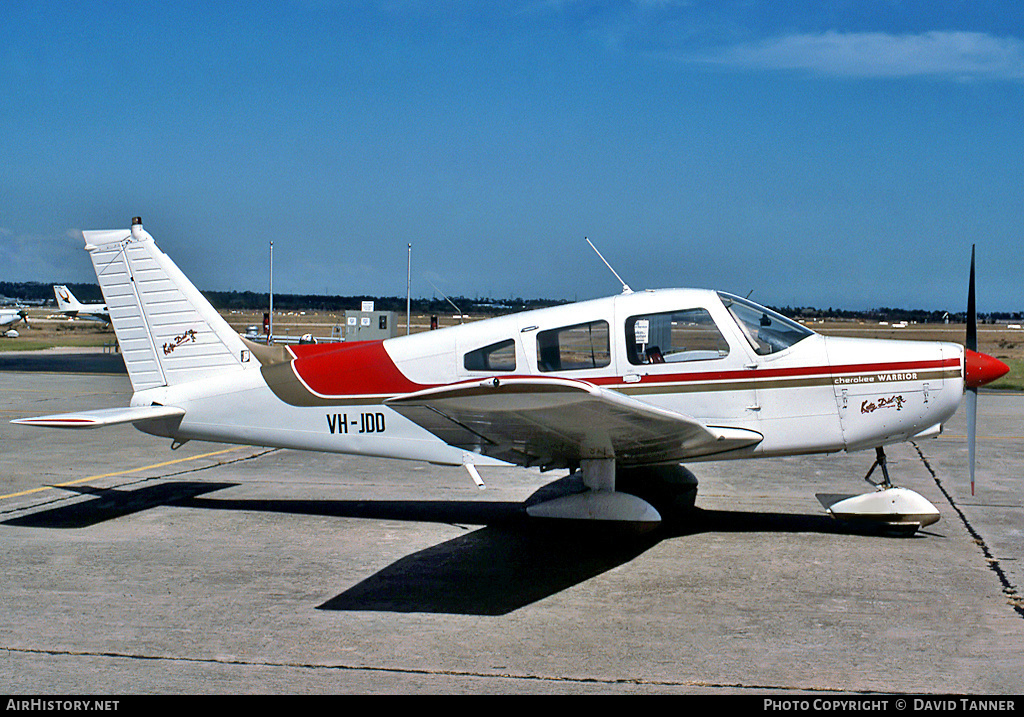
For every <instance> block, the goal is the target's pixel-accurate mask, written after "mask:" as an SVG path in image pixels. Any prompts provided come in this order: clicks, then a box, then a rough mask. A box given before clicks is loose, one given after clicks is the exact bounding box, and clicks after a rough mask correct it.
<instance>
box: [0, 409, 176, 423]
mask: <svg viewBox="0 0 1024 717" xmlns="http://www.w3.org/2000/svg"><path fill="white" fill-rule="evenodd" d="M184 415H185V409H183V408H175V407H174V406H132V407H126V408H99V409H96V410H93V411H79V412H77V413H56V414H53V415H51V416H37V417H35V418H18V419H15V420H13V421H11V423H17V424H20V425H23V426H43V427H45V428H100V427H101V426H114V425H117V424H119V423H135V422H136V421H151V420H153V419H157V418H176V417H179V416H184Z"/></svg>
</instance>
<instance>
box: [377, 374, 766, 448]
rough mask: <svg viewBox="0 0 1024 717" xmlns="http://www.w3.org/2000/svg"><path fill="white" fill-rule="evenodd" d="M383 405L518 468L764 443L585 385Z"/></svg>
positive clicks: (507, 385) (500, 382) (495, 390)
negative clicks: (588, 459)
mask: <svg viewBox="0 0 1024 717" xmlns="http://www.w3.org/2000/svg"><path fill="white" fill-rule="evenodd" d="M386 403H387V405H388V406H390V407H391V408H393V409H394V410H395V411H397V412H398V413H400V414H402V415H403V416H405V417H406V418H408V419H409V420H411V421H413V422H415V423H417V424H418V425H420V426H422V427H423V428H425V429H426V430H428V431H430V432H431V433H433V434H434V435H436V436H437V437H438V438H440V439H441V440H443V441H445V442H446V443H448V444H449V445H452V446H456V447H458V448H462V449H463V450H467V451H472V452H475V453H480V454H483V455H486V456H490V457H493V458H497V459H499V460H503V461H506V462H509V463H515V464H518V465H542V466H546V467H552V468H556V467H563V466H569V465H574V464H577V463H578V462H579V461H580V460H581V459H584V458H615V459H616V460H618V461H619V462H621V463H622V464H624V465H639V464H644V463H670V462H678V461H682V460H686V459H688V458H693V457H696V456H702V455H709V454H713V453H720V452H724V451H728V450H733V449H736V448H740V447H743V446H749V445H753V444H756V443H758V442H760V441H761V440H762V438H763V437H762V436H761V434H760V433H757V432H755V431H750V430H746V429H739V428H715V427H709V426H705V425H704V424H702V423H701V422H700V421H697V420H696V419H693V418H691V417H689V416H685V415H683V414H680V413H676V412H674V411H669V410H666V409H662V408H658V407H657V406H652V405H650V404H647V403H643V402H641V401H638V400H636V399H633V398H630V397H628V396H624V395H622V394H620V393H617V392H615V391H609V390H607V389H602V388H600V387H598V386H595V385H593V384H590V383H587V382H585V381H576V380H573V379H562V378H535V377H530V378H525V377H524V378H517V377H502V378H498V379H490V380H487V381H483V382H473V383H463V384H458V385H455V386H442V387H438V388H431V389H426V390H424V391H417V392H415V393H411V394H407V395H404V396H397V397H395V398H392V399H389V400H388V401H387V402H386Z"/></svg>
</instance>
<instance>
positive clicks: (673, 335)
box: [626, 309, 729, 365]
mask: <svg viewBox="0 0 1024 717" xmlns="http://www.w3.org/2000/svg"><path fill="white" fill-rule="evenodd" d="M728 355H729V343H728V342H727V341H726V340H725V337H724V336H722V332H720V331H719V330H718V326H716V325H715V321H714V319H712V318H711V314H709V313H708V311H707V310H706V309H682V310H680V311H668V312H665V313H660V314H642V315H640V316H631V317H629V318H628V319H626V356H627V357H628V358H629V362H630V363H631V364H635V365H640V364H647V363H676V362H679V361H706V360H708V359H718V358H722V357H723V356H728Z"/></svg>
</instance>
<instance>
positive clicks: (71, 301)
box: [53, 285, 110, 324]
mask: <svg viewBox="0 0 1024 717" xmlns="http://www.w3.org/2000/svg"><path fill="white" fill-rule="evenodd" d="M53 294H54V296H56V297H57V310H58V311H59V312H60V313H62V314H65V315H66V316H70V317H72V318H76V317H79V316H82V317H85V318H87V319H93V320H98V321H106V322H107V323H108V324H109V323H110V311H109V310H108V309H107V305H106V304H83V303H82V302H81V301H79V300H78V299H77V298H75V295H74V294H72V293H71V289H69V288H68V287H66V286H63V285H56V286H54V287H53Z"/></svg>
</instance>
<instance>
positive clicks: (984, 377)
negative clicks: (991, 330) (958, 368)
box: [964, 349, 1010, 388]
mask: <svg viewBox="0 0 1024 717" xmlns="http://www.w3.org/2000/svg"><path fill="white" fill-rule="evenodd" d="M964 363H966V364H967V377H966V381H965V383H966V384H967V386H968V388H977V387H978V386H984V385H985V384H986V383H992V382H993V381H995V380H996V379H997V378H999V377H1001V376H1005V375H1006V374H1007V373H1009V371H1010V367H1009V366H1007V365H1006V364H1005V363H1003V362H1002V361H1000V360H999V359H997V358H992V357H991V356H989V355H987V354H981V353H978V352H977V351H971V350H970V349H967V353H966V357H965V360H964Z"/></svg>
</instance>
